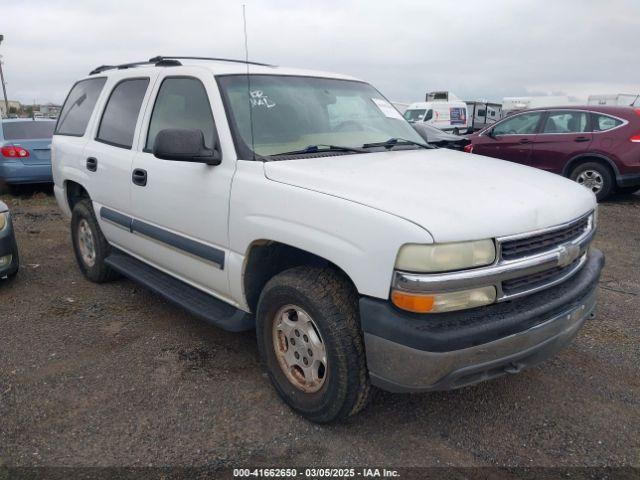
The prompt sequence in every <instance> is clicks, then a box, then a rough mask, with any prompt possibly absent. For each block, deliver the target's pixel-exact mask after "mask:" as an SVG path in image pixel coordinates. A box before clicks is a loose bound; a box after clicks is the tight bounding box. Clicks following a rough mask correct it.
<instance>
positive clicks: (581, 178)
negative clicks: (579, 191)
mask: <svg viewBox="0 0 640 480" xmlns="http://www.w3.org/2000/svg"><path fill="white" fill-rule="evenodd" d="M576 182H578V183H579V184H580V185H582V186H583V187H585V188H588V189H589V190H591V191H592V192H593V193H596V194H597V193H599V192H600V190H602V189H603V187H604V179H603V178H602V175H601V174H600V172H598V171H597V170H585V171H584V172H580V174H579V175H578V177H577V178H576Z"/></svg>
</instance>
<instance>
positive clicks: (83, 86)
mask: <svg viewBox="0 0 640 480" xmlns="http://www.w3.org/2000/svg"><path fill="white" fill-rule="evenodd" d="M106 81H107V79H106V78H104V77H103V78H89V79H88V80H82V81H80V82H78V83H76V84H75V85H74V86H73V88H72V89H71V92H69V95H68V96H67V100H66V101H65V102H64V106H63V107H62V111H61V112H60V116H59V117H58V125H57V127H56V131H55V134H56V135H71V136H76V137H81V136H83V135H84V132H85V130H86V129H87V124H88V123H89V118H91V113H92V112H93V107H95V105H96V102H97V101H98V96H100V92H102V87H104V83H105V82H106Z"/></svg>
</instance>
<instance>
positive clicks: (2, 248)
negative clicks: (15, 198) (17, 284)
mask: <svg viewBox="0 0 640 480" xmlns="http://www.w3.org/2000/svg"><path fill="white" fill-rule="evenodd" d="M7 255H11V262H10V263H9V264H8V265H4V266H0V279H2V278H5V277H10V276H12V275H14V274H15V273H16V272H17V271H18V267H19V262H20V261H19V257H18V245H17V243H16V237H15V235H14V233H13V223H12V222H11V216H9V220H8V222H7V226H6V227H5V228H3V229H2V231H0V258H2V257H5V256H7Z"/></svg>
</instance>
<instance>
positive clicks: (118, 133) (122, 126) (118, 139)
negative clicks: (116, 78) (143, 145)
mask: <svg viewBox="0 0 640 480" xmlns="http://www.w3.org/2000/svg"><path fill="white" fill-rule="evenodd" d="M148 85H149V79H148V78H135V79H132V80H124V81H122V82H120V83H119V84H118V85H116V87H115V88H114V89H113V91H112V92H111V96H110V97H109V101H108V102H107V106H106V107H105V108H104V113H103V114H102V121H101V122H100V128H99V129H98V136H97V137H96V140H99V141H102V142H104V143H108V144H109V145H114V146H116V147H123V148H131V145H132V144H133V134H134V131H135V129H136V122H137V121H138V114H139V113H140V106H141V105H142V100H143V99H144V94H145V92H146V91H147V86H148Z"/></svg>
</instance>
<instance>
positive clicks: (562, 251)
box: [558, 244, 580, 267]
mask: <svg viewBox="0 0 640 480" xmlns="http://www.w3.org/2000/svg"><path fill="white" fill-rule="evenodd" d="M578 255H580V247H579V246H578V245H571V244H569V245H560V248H559V249H558V266H559V267H566V266H567V265H569V264H570V263H571V262H573V261H574V260H575V259H576V258H578Z"/></svg>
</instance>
